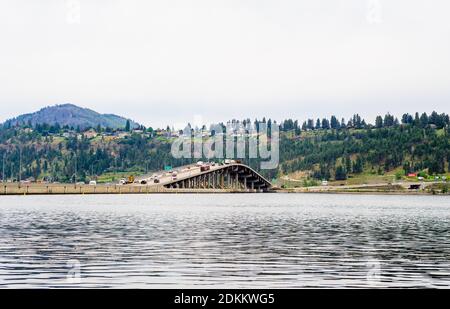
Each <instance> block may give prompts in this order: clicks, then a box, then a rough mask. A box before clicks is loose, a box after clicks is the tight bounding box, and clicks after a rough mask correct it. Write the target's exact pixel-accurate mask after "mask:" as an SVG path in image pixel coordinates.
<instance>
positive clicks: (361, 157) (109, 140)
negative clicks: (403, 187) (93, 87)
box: [0, 112, 450, 190]
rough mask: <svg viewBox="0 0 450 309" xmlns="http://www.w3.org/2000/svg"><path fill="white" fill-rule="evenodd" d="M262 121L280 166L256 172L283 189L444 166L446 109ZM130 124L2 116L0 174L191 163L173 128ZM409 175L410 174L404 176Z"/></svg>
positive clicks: (64, 175) (88, 173)
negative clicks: (181, 154) (275, 129)
mask: <svg viewBox="0 0 450 309" xmlns="http://www.w3.org/2000/svg"><path fill="white" fill-rule="evenodd" d="M122 119H124V118H122ZM249 121H250V120H249V119H246V120H244V121H242V123H244V124H245V123H246V122H249ZM235 122H236V121H235ZM255 122H256V121H255ZM263 122H266V123H267V126H268V128H269V131H270V130H271V128H272V126H274V125H279V127H280V130H281V139H280V165H279V168H278V169H275V170H263V171H260V172H261V173H262V174H263V175H264V176H266V177H268V178H269V179H273V178H278V179H281V178H283V177H284V176H286V175H287V176H288V177H287V178H286V179H291V180H297V181H295V182H289V181H288V182H286V183H284V185H285V186H287V187H290V186H314V185H318V184H320V182H321V181H322V180H329V181H337V182H345V183H348V184H353V183H355V184H357V183H361V182H369V181H371V180H374V181H375V180H376V181H379V182H392V181H393V180H394V179H396V180H401V179H408V180H417V176H419V177H424V179H425V180H435V177H436V176H442V175H445V174H447V173H448V171H449V161H450V138H449V133H450V130H449V116H448V115H446V114H438V113H436V112H433V113H432V114H430V115H427V114H425V113H424V114H422V115H419V114H418V113H416V114H415V116H412V115H409V114H405V115H403V117H402V118H401V120H400V121H399V120H398V119H396V118H395V117H393V116H392V115H390V114H387V115H385V116H384V117H382V116H378V117H377V118H376V121H375V124H373V125H372V124H370V123H367V122H366V121H365V120H364V119H362V118H361V117H360V116H359V115H355V116H353V117H352V118H351V119H350V120H349V121H345V120H344V119H342V120H340V121H339V120H338V118H337V117H335V116H332V117H331V118H330V119H321V120H320V119H317V120H313V119H309V120H307V121H305V122H303V124H302V125H300V124H299V122H298V120H295V121H294V120H292V119H288V120H285V121H283V122H281V123H280V124H277V123H276V122H275V121H272V120H270V119H268V120H267V121H266V120H265V119H263ZM133 125H134V124H133V123H131V122H130V121H126V120H124V121H123V127H122V128H116V129H113V128H108V127H103V126H102V125H101V124H98V125H96V126H93V127H86V128H81V127H71V126H68V125H60V124H59V123H54V124H46V123H36V124H33V123H26V124H23V123H16V125H14V126H13V125H12V123H11V122H7V123H5V124H4V125H2V126H1V127H0V160H1V159H4V163H5V164H4V167H5V168H4V175H3V169H1V167H2V166H3V165H2V164H0V174H1V175H2V179H3V176H4V178H6V179H9V180H17V179H19V178H20V179H22V180H24V179H27V178H30V177H32V178H34V179H35V180H43V179H44V180H48V181H59V182H74V181H87V180H90V179H97V180H98V181H99V182H113V181H116V180H118V179H120V178H121V177H125V176H128V175H131V174H134V175H137V174H142V173H145V172H151V171H156V170H161V169H163V167H164V166H166V165H171V166H174V167H176V166H180V165H184V164H189V163H192V162H194V160H191V159H175V158H173V157H172V156H171V153H170V150H171V142H172V141H173V139H174V136H176V135H173V134H172V133H178V132H171V130H170V128H167V129H164V130H162V129H155V130H154V129H153V128H145V127H143V126H139V127H136V128H133ZM222 125H223V124H222ZM203 129H204V128H203ZM211 134H214V133H213V132H211ZM243 163H245V164H248V165H250V166H251V167H253V168H255V169H259V163H260V161H259V160H257V159H251V160H248V159H244V160H243ZM411 173H414V174H415V175H416V174H417V175H416V176H414V177H408V175H409V174H411ZM296 175H301V176H298V177H297V176H296ZM291 176H292V177H291ZM442 190H444V189H442Z"/></svg>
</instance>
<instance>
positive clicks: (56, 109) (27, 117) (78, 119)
mask: <svg viewBox="0 0 450 309" xmlns="http://www.w3.org/2000/svg"><path fill="white" fill-rule="evenodd" d="M126 122H127V119H126V118H123V117H120V116H117V115H112V114H100V113H97V112H95V111H93V110H90V109H87V108H82V107H79V106H76V105H73V104H62V105H55V106H50V107H45V108H43V109H41V110H39V111H37V112H35V113H30V114H24V115H21V116H18V117H16V118H14V119H10V120H7V121H6V122H5V123H4V126H6V127H11V126H12V127H14V126H18V125H31V126H36V125H42V124H48V125H55V124H59V125H60V126H62V127H64V126H68V127H73V128H77V127H80V128H81V129H85V128H90V127H93V128H95V127H98V126H101V127H103V128H112V129H118V128H123V127H125V125H126ZM131 124H132V126H138V124H137V123H134V122H132V121H131Z"/></svg>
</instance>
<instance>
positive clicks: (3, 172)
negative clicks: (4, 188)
mask: <svg viewBox="0 0 450 309" xmlns="http://www.w3.org/2000/svg"><path fill="white" fill-rule="evenodd" d="M5 162H6V152H5V153H4V154H3V169H2V182H3V183H5V182H6V181H5Z"/></svg>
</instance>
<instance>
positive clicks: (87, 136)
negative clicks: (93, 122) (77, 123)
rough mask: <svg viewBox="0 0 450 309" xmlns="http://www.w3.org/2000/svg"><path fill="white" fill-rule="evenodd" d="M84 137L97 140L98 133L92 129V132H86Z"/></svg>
mask: <svg viewBox="0 0 450 309" xmlns="http://www.w3.org/2000/svg"><path fill="white" fill-rule="evenodd" d="M83 135H84V136H85V137H86V138H88V139H91V138H96V137H97V136H98V133H97V132H96V131H95V130H94V129H90V130H88V131H86V132H84V133H83Z"/></svg>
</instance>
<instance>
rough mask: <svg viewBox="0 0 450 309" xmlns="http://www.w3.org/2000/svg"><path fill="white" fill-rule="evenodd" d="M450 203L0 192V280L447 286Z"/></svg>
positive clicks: (32, 283)
mask: <svg viewBox="0 0 450 309" xmlns="http://www.w3.org/2000/svg"><path fill="white" fill-rule="evenodd" d="M449 227H450V200H449V199H448V198H446V197H432V196H359V195H308V194H306V195H300V194H255V195H253V194H238V195H140V196H50V197H49V196H41V197H2V198H1V199H0V236H1V237H0V286H2V287H27V288H28V287H124V288H133V287H149V288H161V287H167V288H184V287H194V288H297V287H449V286H450V260H449V259H450V233H449Z"/></svg>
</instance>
